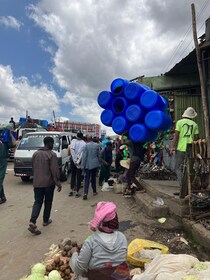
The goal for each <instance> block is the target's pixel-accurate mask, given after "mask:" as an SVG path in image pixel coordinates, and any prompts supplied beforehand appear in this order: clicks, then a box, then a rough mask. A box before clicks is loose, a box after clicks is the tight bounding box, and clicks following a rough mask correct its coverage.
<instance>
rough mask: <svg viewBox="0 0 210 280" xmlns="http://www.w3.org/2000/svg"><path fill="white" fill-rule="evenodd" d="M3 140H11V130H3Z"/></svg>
mask: <svg viewBox="0 0 210 280" xmlns="http://www.w3.org/2000/svg"><path fill="white" fill-rule="evenodd" d="M1 140H2V142H9V141H11V136H10V130H8V129H4V130H2V131H1Z"/></svg>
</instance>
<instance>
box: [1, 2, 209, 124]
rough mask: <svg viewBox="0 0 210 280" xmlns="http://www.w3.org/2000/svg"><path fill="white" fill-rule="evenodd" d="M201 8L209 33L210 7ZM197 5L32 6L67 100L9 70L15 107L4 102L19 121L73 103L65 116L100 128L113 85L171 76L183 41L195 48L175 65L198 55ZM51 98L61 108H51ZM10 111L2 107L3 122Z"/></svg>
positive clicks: (199, 23)
mask: <svg viewBox="0 0 210 280" xmlns="http://www.w3.org/2000/svg"><path fill="white" fill-rule="evenodd" d="M194 3H195V5H196V8H197V14H198V15H199V16H198V19H197V28H198V30H199V32H200V33H199V34H198V35H201V34H202V32H203V30H204V27H202V28H201V26H202V25H203V24H204V22H205V20H206V18H207V17H208V10H209V6H208V5H209V3H207V2H206V1H205V2H204V1H200V0H195V1H194ZM190 5H191V1H190V0H185V1H183V0H177V1H173V0H153V1H148V0H123V1H122V0H100V1H99V0H82V1H81V0H71V1H69V0H60V1H57V0H40V1H38V3H37V4H36V5H29V6H28V9H27V14H28V16H29V19H31V23H33V24H34V23H35V25H36V27H38V28H39V29H40V30H41V31H42V36H41V37H40V38H39V43H40V44H39V47H40V46H41V48H42V49H43V50H44V51H45V52H47V53H48V55H51V61H50V62H53V63H52V64H50V65H53V67H52V69H49V71H50V73H52V75H53V81H54V82H56V83H57V86H58V87H61V88H62V90H65V91H66V94H65V96H64V97H62V99H61V100H60V101H59V100H58V97H57V95H56V93H55V92H54V91H53V90H52V89H49V87H47V86H46V85H42V86H39V87H32V86H31V85H30V82H29V80H27V79H26V78H19V79H17V78H14V77H13V74H12V71H11V69H9V68H5V67H3V66H2V67H1V70H2V69H4V71H5V72H6V74H5V76H6V77H5V78H6V80H3V79H2V81H3V84H4V83H6V82H7V83H6V85H5V87H6V89H7V91H8V89H10V91H8V92H11V94H12V98H10V100H9V101H8V100H7V98H6V97H5V96H4V99H5V102H6V104H8V103H12V104H13V105H15V106H17V108H18V109H17V110H19V111H17V110H16V109H12V108H15V106H13V107H12V105H11V104H10V108H11V110H13V111H11V112H14V113H13V114H15V115H18V113H19V112H21V114H23V113H24V111H25V110H29V111H32V112H33V114H35V115H37V113H36V110H37V112H39V111H41V112H42V113H43V115H44V114H48V115H50V114H51V112H52V110H53V109H52V108H54V107H56V108H55V110H56V112H59V108H61V106H64V105H65V106H69V115H68V116H64V115H63V117H64V118H65V117H68V118H69V119H71V118H74V120H76V119H78V120H85V121H87V122H96V123H100V113H101V111H102V109H101V108H99V106H98V105H97V96H98V94H99V92H100V91H102V90H109V88H110V84H111V82H112V80H114V79H115V78H117V77H122V78H126V79H132V78H135V77H137V76H141V75H145V76H153V75H160V74H161V73H162V71H163V69H164V70H165V71H164V72H166V71H167V70H169V69H165V66H166V65H167V64H168V62H169V61H170V59H171V57H172V55H173V52H174V49H176V47H177V46H178V45H179V44H180V42H181V40H183V41H184V42H187V44H185V45H183V48H182V49H180V48H179V53H178V54H177V55H176V56H175V58H174V60H173V63H174V64H172V65H170V67H172V66H173V65H175V64H176V63H177V62H178V59H179V60H180V59H182V58H183V57H184V56H186V55H187V54H188V53H189V52H190V51H191V50H192V48H193V47H194V46H193V40H192V30H190V26H191V22H192V20H191V7H190ZM200 8H202V9H200ZM6 18H7V19H8V18H12V17H6ZM1 19H2V17H1ZM19 23H20V22H19ZM0 24H5V23H3V22H1V21H0ZM14 26H15V25H14ZM17 26H18V25H17ZM19 28H20V25H19ZM188 29H189V32H188V34H187V40H185V39H183V36H185V35H186V31H187V30H188ZM44 35H45V36H44ZM51 43H52V44H51ZM168 67H169V66H168ZM5 69H6V70H5ZM9 72H10V73H9ZM32 78H33V79H34V81H39V74H38V73H34V75H32ZM29 93H30V94H29ZM0 95H2V89H0ZM35 96H38V98H36V97H35ZM46 98H47V100H48V99H50V100H53V102H49V103H48V101H47V102H46ZM18 100H21V104H20V102H19V103H17V102H18ZM59 102H60V103H59ZM16 103H17V104H16ZM2 104H4V103H2ZM59 106H60V107H59ZM45 107H46V109H45ZM3 110H4V108H3V109H2V105H0V117H1V116H2V115H1V112H2V111H3ZM6 114H7V113H6ZM10 114H11V113H10ZM57 114H58V113H56V115H57ZM60 114H61V115H62V110H61V109H60ZM30 115H32V113H30ZM107 129H108V128H107Z"/></svg>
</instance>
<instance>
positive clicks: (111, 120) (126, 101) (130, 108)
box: [98, 78, 172, 142]
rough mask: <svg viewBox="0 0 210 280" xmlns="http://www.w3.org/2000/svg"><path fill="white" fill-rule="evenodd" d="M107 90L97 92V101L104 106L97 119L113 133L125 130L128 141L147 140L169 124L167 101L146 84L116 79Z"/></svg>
mask: <svg viewBox="0 0 210 280" xmlns="http://www.w3.org/2000/svg"><path fill="white" fill-rule="evenodd" d="M110 89H111V91H102V92H100V93H99V96H98V104H99V106H100V107H102V108H103V109H104V110H103V112H102V113H101V122H102V123H103V124H104V125H106V126H110V127H112V129H113V130H114V132H115V133H116V134H122V133H124V132H128V133H129V138H130V139H131V140H132V141H134V142H147V141H154V140H155V139H156V138H157V136H158V132H159V131H165V130H168V129H169V128H170V127H171V125H172V119H171V117H170V116H169V115H168V114H167V113H166V109H167V107H168V102H167V100H166V99H165V98H164V97H162V96H160V95H159V94H158V93H157V92H155V91H154V90H151V89H150V88H149V87H148V86H145V85H142V84H138V83H135V82H129V81H127V80H124V79H121V78H118V79H115V80H113V81H112V83H111V86H110Z"/></svg>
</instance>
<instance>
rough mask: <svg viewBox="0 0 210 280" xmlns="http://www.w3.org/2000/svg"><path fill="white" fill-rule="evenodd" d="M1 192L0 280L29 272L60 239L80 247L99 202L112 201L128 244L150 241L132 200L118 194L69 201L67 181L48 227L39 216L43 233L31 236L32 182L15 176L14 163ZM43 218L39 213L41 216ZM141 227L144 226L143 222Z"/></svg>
mask: <svg viewBox="0 0 210 280" xmlns="http://www.w3.org/2000/svg"><path fill="white" fill-rule="evenodd" d="M7 172H8V174H6V178H5V183H4V188H5V194H6V197H7V202H6V203H4V204H2V205H0V220H1V227H0V242H1V246H0V267H1V269H0V271H1V277H0V278H1V280H8V279H11V280H18V279H19V278H20V277H22V276H24V275H25V274H27V273H28V272H29V271H30V266H31V265H32V264H34V263H36V262H39V261H41V260H43V258H44V254H45V253H47V252H48V250H49V247H50V245H51V244H53V243H54V244H58V242H59V240H60V239H63V238H66V237H69V238H71V239H72V240H76V241H77V242H79V243H82V242H83V240H84V239H85V238H86V237H87V236H88V235H89V234H90V233H91V232H90V230H89V229H88V226H87V223H88V221H90V220H91V218H92V217H93V213H94V209H95V205H96V203H97V202H98V201H102V200H104V201H113V202H115V203H116V205H117V207H118V215H119V219H120V230H121V231H123V232H124V233H125V235H126V236H127V239H128V241H131V240H132V239H134V238H136V237H139V238H149V235H150V231H149V230H148V229H146V228H147V226H143V223H142V224H141V225H140V224H139V220H137V219H136V218H137V216H138V215H137V213H138V209H136V206H135V203H134V201H133V199H130V198H124V197H123V196H122V195H121V194H115V193H113V192H101V191H100V190H99V194H98V196H94V197H93V196H92V192H91V190H90V194H89V197H88V200H87V201H84V200H82V196H81V197H80V198H75V197H69V196H68V193H69V180H68V181H67V182H64V183H63V184H62V185H63V190H62V192H61V193H58V192H55V197H54V202H53V208H52V220H53V223H52V224H51V225H49V226H48V227H42V215H40V217H39V219H38V221H37V225H38V227H39V229H40V230H41V231H42V234H41V235H39V236H33V235H32V234H31V233H30V232H29V231H28V230H27V227H28V222H29V218H30V214H31V209H32V204H33V188H32V182H29V183H23V182H22V181H21V179H20V178H17V177H15V176H14V173H13V163H11V162H10V163H9V164H8V170H7ZM41 214H42V213H41ZM144 224H147V223H146V222H145V223H144Z"/></svg>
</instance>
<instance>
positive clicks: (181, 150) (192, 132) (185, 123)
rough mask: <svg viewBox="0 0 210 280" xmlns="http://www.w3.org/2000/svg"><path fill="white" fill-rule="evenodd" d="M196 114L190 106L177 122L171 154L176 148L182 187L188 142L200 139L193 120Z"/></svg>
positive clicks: (176, 165) (177, 172) (178, 178)
mask: <svg viewBox="0 0 210 280" xmlns="http://www.w3.org/2000/svg"><path fill="white" fill-rule="evenodd" d="M196 116H197V113H196V111H195V110H194V108H192V107H188V108H187V109H186V110H185V111H184V113H183V115H182V119H180V120H178V121H177V123H176V128H175V134H174V139H173V143H172V148H171V149H170V155H171V156H172V155H173V153H174V151H175V150H176V164H175V172H176V175H177V180H178V182H179V184H180V187H181V182H182V177H183V163H184V159H185V155H186V150H187V144H190V143H192V142H193V141H194V140H198V139H199V131H198V125H197V123H195V122H194V121H193V119H194V118H195V117H196Z"/></svg>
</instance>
